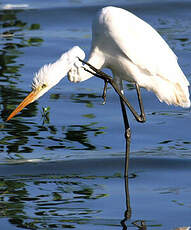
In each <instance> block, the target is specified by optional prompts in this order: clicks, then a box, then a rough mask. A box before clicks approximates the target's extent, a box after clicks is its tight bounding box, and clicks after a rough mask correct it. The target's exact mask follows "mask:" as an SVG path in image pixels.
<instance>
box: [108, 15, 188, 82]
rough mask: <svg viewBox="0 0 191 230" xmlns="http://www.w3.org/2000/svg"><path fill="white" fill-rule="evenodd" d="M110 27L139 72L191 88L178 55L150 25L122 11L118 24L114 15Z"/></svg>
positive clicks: (121, 49) (114, 39)
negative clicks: (145, 72)
mask: <svg viewBox="0 0 191 230" xmlns="http://www.w3.org/2000/svg"><path fill="white" fill-rule="evenodd" d="M119 22H120V23H119ZM107 26H108V33H109V36H110V38H111V39H112V40H113V42H114V43H115V45H116V46H117V47H118V48H119V49H120V51H121V52H122V53H123V55H125V56H126V57H128V58H129V59H130V60H131V61H132V62H133V63H134V64H135V65H137V66H138V67H139V68H141V69H143V70H145V71H147V72H149V73H150V74H151V75H156V76H160V77H162V78H164V79H166V80H168V81H172V82H180V81H182V82H183V83H184V84H186V85H189V83H188V81H187V79H186V77H185V76H184V74H183V72H182V70H181V69H180V67H179V65H178V63H177V57H176V55H175V54H174V52H173V51H172V50H171V49H170V48H169V46H168V45H167V43H166V42H165V41H164V40H163V39H162V37H161V36H160V35H159V34H158V33H157V31H156V30H154V29H153V28H152V27H151V26H150V25H149V24H147V23H146V22H144V21H143V20H141V19H140V18H138V17H136V16H135V15H133V14H132V13H130V12H128V11H125V10H122V12H120V13H119V14H118V16H117V20H116V17H113V15H111V17H107Z"/></svg>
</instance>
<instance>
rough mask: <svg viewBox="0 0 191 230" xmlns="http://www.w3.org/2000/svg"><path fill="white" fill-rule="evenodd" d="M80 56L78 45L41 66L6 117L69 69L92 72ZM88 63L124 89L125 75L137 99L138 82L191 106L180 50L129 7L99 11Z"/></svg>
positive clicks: (79, 76) (80, 76)
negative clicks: (28, 89)
mask: <svg viewBox="0 0 191 230" xmlns="http://www.w3.org/2000/svg"><path fill="white" fill-rule="evenodd" d="M78 58H80V59H82V60H83V59H84V58H85V54H84V52H83V50H81V49H80V48H79V47H77V46H76V47H73V48H72V49H71V50H69V51H68V52H66V53H65V54H63V55H62V56H61V58H60V59H59V60H58V61H56V62H55V63H53V64H49V65H45V66H44V67H42V68H41V69H40V71H39V72H38V73H37V74H36V75H35V77H34V79H33V84H32V92H31V93H30V94H29V95H28V96H27V97H26V98H25V99H24V100H23V102H22V103H21V104H20V105H19V106H18V107H17V108H16V109H15V110H14V111H13V112H12V113H11V114H10V116H9V117H8V118H7V120H10V119H11V118H12V117H14V116H15V115H16V114H17V113H18V112H19V111H21V110H22V109H23V108H24V107H25V106H27V105H28V104H29V103H31V102H33V101H34V100H36V99H38V98H39V97H40V96H42V95H43V94H44V93H45V92H47V91H48V90H49V89H50V88H52V87H53V86H55V85H56V84H57V83H58V82H59V81H60V80H61V79H62V78H63V77H64V76H65V75H66V74H67V73H68V77H69V80H70V81H73V82H81V81H84V80H87V79H89V78H90V77H92V76H93V74H92V73H90V72H92V70H91V68H90V67H89V66H88V65H83V64H82V62H81V61H80V60H79V59H78ZM87 63H89V64H90V65H91V66H93V67H95V68H96V69H98V70H100V69H102V68H108V69H110V70H111V71H112V74H113V79H114V82H115V83H116V84H117V85H118V87H119V89H120V90H121V92H123V86H122V82H123V80H126V81H129V82H132V83H135V85H136V89H137V92H138V99H140V95H139V94H140V93H139V87H144V88H146V89H147V90H151V91H153V92H154V93H155V94H156V96H157V97H158V99H159V100H160V101H164V102H166V103H167V104H169V105H171V104H173V105H177V106H182V107H185V108H186V107H190V98H189V89H188V87H189V82H188V80H187V79H186V77H185V75H184V73H183V72H182V70H181V68H180V67H179V65H178V62H177V57H176V55H175V54H174V52H173V51H172V50H171V49H170V47H169V46H168V45H167V43H166V42H165V41H164V40H163V39H162V37H161V36H160V35H159V34H158V33H157V31H156V30H155V29H153V28H152V27H151V26H150V25H149V24H148V23H146V22H145V21H143V20H142V19H140V18H138V17H137V16H135V15H134V14H132V13H130V12H128V11H127V10H124V9H121V8H117V7H113V6H108V7H104V8H103V9H101V10H100V11H99V12H98V13H97V15H96V17H95V19H94V20H93V25H92V47H91V52H90V55H89V59H88V61H87ZM84 67H85V68H84ZM87 70H90V72H88V71H87ZM139 102H140V100H139ZM140 104H141V103H140ZM121 105H122V111H123V117H124V121H125V120H126V121H125V127H126V131H127V129H128V128H129V124H128V120H127V118H125V115H126V112H124V105H123V103H122V100H121ZM140 108H141V115H142V117H143V119H142V120H139V121H144V111H143V108H142V106H141V105H140ZM124 113H125V114H124ZM140 117H141V116H140ZM127 139H128V137H127ZM127 151H128V150H127V149H126V152H127Z"/></svg>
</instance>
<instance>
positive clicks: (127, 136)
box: [120, 97, 131, 177]
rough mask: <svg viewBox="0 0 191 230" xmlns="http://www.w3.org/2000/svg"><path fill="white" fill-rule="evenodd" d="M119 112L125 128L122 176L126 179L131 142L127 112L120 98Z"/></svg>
mask: <svg viewBox="0 0 191 230" xmlns="http://www.w3.org/2000/svg"><path fill="white" fill-rule="evenodd" d="M120 102H121V110H122V114H123V121H124V126H125V140H126V152H125V173H124V176H125V177H128V167H129V152H130V142H131V130H130V127H129V121H128V118H127V112H126V109H125V104H124V101H123V100H122V99H121V97H120Z"/></svg>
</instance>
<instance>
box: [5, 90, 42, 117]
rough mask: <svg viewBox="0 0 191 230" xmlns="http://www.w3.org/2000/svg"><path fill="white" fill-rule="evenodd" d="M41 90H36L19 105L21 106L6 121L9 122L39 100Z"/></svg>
mask: <svg viewBox="0 0 191 230" xmlns="http://www.w3.org/2000/svg"><path fill="white" fill-rule="evenodd" d="M39 92H40V91H39V90H38V89H35V90H33V91H32V92H31V93H29V95H28V96H27V97H25V99H24V100H23V101H22V102H21V103H20V104H19V106H18V107H17V108H16V109H15V110H14V111H13V112H12V113H11V114H10V115H9V117H8V118H7V120H6V121H9V120H10V119H11V118H13V117H14V116H15V115H16V114H17V113H18V112H20V111H21V110H22V109H23V108H25V107H26V106H27V105H28V104H30V103H32V102H33V101H35V100H36V99H38V98H39Z"/></svg>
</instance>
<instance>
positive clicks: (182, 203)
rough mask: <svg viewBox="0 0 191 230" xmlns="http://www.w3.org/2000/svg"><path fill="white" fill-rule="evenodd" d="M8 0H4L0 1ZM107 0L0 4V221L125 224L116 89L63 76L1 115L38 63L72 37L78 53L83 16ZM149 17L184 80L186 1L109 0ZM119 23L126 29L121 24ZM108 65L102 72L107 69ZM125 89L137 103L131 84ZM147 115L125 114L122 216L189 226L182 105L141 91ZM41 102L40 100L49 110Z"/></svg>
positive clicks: (153, 225)
mask: <svg viewBox="0 0 191 230" xmlns="http://www.w3.org/2000/svg"><path fill="white" fill-rule="evenodd" d="M8 4H13V5H8ZM106 5H108V1H103V0H100V1H96V2H95V1H87V0H86V1H85V0H84V1H69V0H68V1H46V2H44V1H14V3H13V2H12V1H10V2H9V1H7V0H6V1H5V0H3V1H1V3H0V17H1V20H0V23H1V32H0V33H1V37H0V51H1V54H0V72H1V77H0V100H1V107H0V108H1V121H0V130H1V133H0V163H1V165H0V203H1V207H0V217H1V223H2V225H3V227H4V229H20V228H31V229H54V228H55V229H62V228H66V229H67V228H76V229H96V230H97V229H125V228H124V227H122V225H121V224H120V222H121V220H123V219H124V212H125V210H126V208H127V207H126V198H125V184H124V179H123V168H124V128H123V123H122V116H121V111H120V104H119V99H118V96H117V95H116V94H115V92H114V91H113V90H112V89H111V87H110V89H109V90H108V94H107V102H106V104H105V105H103V104H102V102H103V100H102V98H101V95H102V89H103V82H102V81H101V80H100V79H97V78H92V79H90V80H88V81H85V82H82V83H78V84H74V83H70V82H69V81H68V79H67V77H65V78H64V79H63V80H62V81H61V82H60V83H59V84H58V85H56V86H55V87H54V88H53V89H51V90H50V92H48V93H47V94H45V95H44V96H43V97H42V98H40V99H39V100H38V101H37V102H35V103H33V104H31V105H29V106H28V107H27V108H26V109H24V110H23V112H21V113H20V114H19V115H17V116H16V117H15V118H14V119H13V120H12V121H11V122H9V123H6V122H5V119H6V118H7V116H8V114H9V113H10V112H11V111H12V110H13V109H14V108H15V107H16V105H18V104H19V103H20V101H21V100H22V99H23V98H24V97H25V96H26V95H27V93H28V92H29V91H30V88H31V81H32V78H33V75H34V73H35V72H36V71H38V69H39V68H40V67H41V66H42V65H44V64H46V63H50V62H53V61H55V60H56V59H57V58H59V57H60V56H61V54H62V53H63V52H65V51H66V50H68V49H70V48H71V47H73V46H75V45H78V46H80V47H81V48H82V49H83V50H84V51H85V52H86V54H87V55H88V52H89V49H90V44H91V21H92V18H93V16H94V15H95V13H96V11H97V10H98V9H100V8H102V7H103V6H106ZM109 5H116V6H119V7H123V8H125V9H128V10H130V11H131V12H133V13H135V14H136V15H138V16H139V17H141V18H143V19H144V20H145V21H147V22H148V23H150V24H151V25H152V26H153V27H154V28H156V29H157V31H158V32H159V33H160V34H161V35H162V36H163V38H164V39H165V40H166V41H167V42H168V44H169V45H170V47H171V48H172V49H173V50H174V52H175V53H176V55H177V56H178V58H179V59H178V60H179V63H180V66H181V68H182V69H183V71H184V73H185V75H186V76H187V78H188V80H189V81H191V74H190V73H191V71H190V60H191V26H190V21H191V14H190V11H191V2H190V1H151V0H150V1H143V0H142V1H141V0H137V1H125V0H124V1H110V3H109ZM127 29H128V28H127ZM108 73H109V72H108ZM126 85H127V88H128V90H127V91H126V96H127V97H128V99H129V100H130V101H131V102H132V104H133V105H135V106H136V107H137V98H136V92H135V90H134V89H132V87H131V85H129V84H127V83H126ZM141 92H142V95H143V102H144V107H145V112H146V118H147V122H146V123H144V124H140V123H137V122H136V121H135V119H134V118H133V117H132V115H131V114H130V113H128V116H129V121H130V126H131V130H132V141H131V155H130V175H131V178H130V179H129V193H130V204H131V209H132V213H131V218H130V219H129V220H127V221H125V224H126V226H127V227H128V228H130V229H138V228H137V227H136V226H135V225H133V224H132V222H133V221H136V220H144V221H145V224H146V226H147V229H161V230H162V229H164V230H166V229H175V228H176V227H180V226H189V225H191V220H190V212H191V205H190V204H191V200H190V190H191V182H190V174H191V171H190V166H191V152H190V148H191V137H190V124H191V118H190V109H182V108H178V107H174V106H168V105H166V104H164V103H160V102H159V101H158V99H157V98H156V96H155V95H154V94H152V93H151V92H148V91H146V90H144V89H142V90H141ZM43 107H50V110H49V115H48V117H49V119H48V120H46V119H45V118H44V116H43V110H42V108H43Z"/></svg>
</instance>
